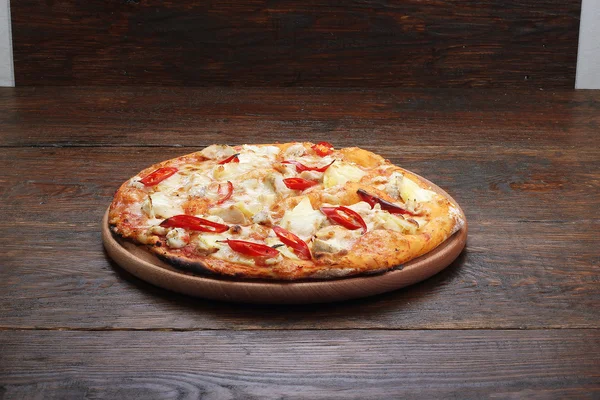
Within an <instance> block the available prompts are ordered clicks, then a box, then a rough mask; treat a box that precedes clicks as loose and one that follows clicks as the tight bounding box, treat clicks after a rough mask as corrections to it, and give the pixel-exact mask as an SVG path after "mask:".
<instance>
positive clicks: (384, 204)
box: [356, 189, 418, 215]
mask: <svg viewBox="0 0 600 400" xmlns="http://www.w3.org/2000/svg"><path fill="white" fill-rule="evenodd" d="M356 193H357V194H358V196H359V197H360V198H361V199H362V200H363V201H366V202H367V203H369V205H370V206H371V208H373V207H374V206H375V204H379V205H380V206H381V209H382V210H385V211H387V212H389V213H390V214H408V215H418V214H416V213H414V212H412V211H408V210H406V209H404V208H402V207H400V206H399V205H397V204H394V203H390V202H389V201H387V200H384V199H382V198H381V197H377V196H374V195H372V194H369V193H367V192H366V191H364V190H362V189H358V190H357V191H356Z"/></svg>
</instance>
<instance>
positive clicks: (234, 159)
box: [217, 153, 240, 165]
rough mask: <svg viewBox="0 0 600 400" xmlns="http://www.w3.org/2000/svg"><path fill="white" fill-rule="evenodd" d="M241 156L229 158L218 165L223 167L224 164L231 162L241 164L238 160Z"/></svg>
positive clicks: (235, 155)
mask: <svg viewBox="0 0 600 400" xmlns="http://www.w3.org/2000/svg"><path fill="white" fill-rule="evenodd" d="M239 155H240V153H237V154H234V155H232V156H229V157H227V158H226V159H224V160H221V161H219V162H218V163H217V164H220V165H223V164H229V163H230V162H234V163H239V162H240V159H239V158H238V156H239Z"/></svg>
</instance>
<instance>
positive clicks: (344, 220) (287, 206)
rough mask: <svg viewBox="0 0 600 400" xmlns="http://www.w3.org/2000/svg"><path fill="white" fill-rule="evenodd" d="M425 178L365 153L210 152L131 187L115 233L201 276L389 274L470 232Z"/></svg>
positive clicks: (141, 177)
mask: <svg viewBox="0 0 600 400" xmlns="http://www.w3.org/2000/svg"><path fill="white" fill-rule="evenodd" d="M431 189H432V188H431V187H430V186H429V185H428V184H427V183H426V182H424V181H423V180H422V179H420V178H419V177H417V176H415V175H414V174H411V173H410V172H408V171H406V170H404V169H402V168H400V167H398V166H396V165H393V164H392V163H390V162H389V161H388V160H386V159H384V158H383V157H381V156H379V155H377V154H374V153H372V152H370V151H367V150H363V149H360V148H357V147H350V148H342V149H336V148H334V147H333V146H332V145H331V144H330V143H327V142H321V143H317V144H313V143H308V142H304V143H285V144H261V145H240V146H227V145H212V146H209V147H206V148H204V149H203V150H202V151H199V152H196V153H192V154H188V155H184V156H181V157H178V158H174V159H171V160H168V161H164V162H161V163H159V164H156V165H153V166H151V167H149V168H147V169H145V170H143V171H141V172H140V173H139V174H138V175H136V176H134V177H133V178H131V179H129V180H128V181H126V182H125V183H124V184H123V185H122V186H121V187H120V188H119V190H118V191H117V193H116V194H115V197H114V200H113V202H112V204H111V206H110V210H109V225H110V229H111V231H112V232H113V234H114V235H116V236H117V237H119V238H120V239H122V240H126V241H131V242H134V243H136V244H137V245H139V246H144V247H146V248H147V249H148V250H149V251H150V252H152V253H154V254H155V255H156V256H158V257H159V258H160V259H162V260H163V261H166V262H167V263H168V264H170V265H172V266H174V267H176V268H179V269H181V268H183V269H185V270H187V271H192V272H193V273H196V274H202V275H211V276H213V277H215V276H216V277H223V278H234V279H268V280H285V281H293V280H303V279H332V278H339V277H345V276H352V275H359V274H372V273H378V272H383V271H388V270H391V269H394V268H398V267H400V266H402V264H404V263H406V262H408V261H410V260H412V259H414V258H416V257H419V256H421V255H423V254H425V253H427V252H429V251H431V250H433V249H435V248H436V247H437V246H439V245H440V244H441V243H443V242H444V241H445V240H447V239H448V238H449V237H450V236H451V235H452V234H454V233H455V232H456V231H458V230H459V229H460V228H461V227H462V226H463V224H464V215H463V214H462V213H461V211H460V209H459V207H458V206H457V205H456V204H453V202H452V201H451V200H450V199H449V198H447V197H446V196H444V195H442V194H440V193H439V192H436V191H434V190H431Z"/></svg>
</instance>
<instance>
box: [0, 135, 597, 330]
mask: <svg viewBox="0 0 600 400" xmlns="http://www.w3.org/2000/svg"><path fill="white" fill-rule="evenodd" d="M190 150H191V149H181V148H160V147H151V148H135V147H109V148H105V147H100V148H5V149H3V150H2V152H1V154H2V163H3V164H4V165H9V164H12V168H9V169H7V170H5V172H4V177H3V182H1V184H2V186H3V187H2V191H1V193H2V194H1V195H0V200H1V201H0V213H2V215H4V218H3V220H2V222H0V231H1V233H2V234H3V236H5V237H10V238H11V240H10V241H6V242H5V244H4V252H5V253H4V254H5V259H4V260H5V261H4V269H3V272H2V279H1V280H0V310H3V312H2V315H3V318H2V324H3V326H6V327H17V328H18V327H35V326H39V327H81V328H99V327H107V328H134V327H135V328H164V327H176V328H181V329H189V328H207V329H211V328H252V329H255V328H256V329H273V328H286V329H288V328H289V329H298V328H317V329H327V328H427V329H433V328H459V329H466V328H498V327H506V328H522V327H524V328H540V327H600V325H599V321H600V319H599V318H598V310H599V309H600V307H599V305H600V287H599V286H598V284H597V283H598V281H597V276H598V268H599V261H600V258H599V253H598V249H599V248H600V239H599V237H598V235H597V231H598V226H599V224H600V221H599V220H598V217H597V212H596V210H597V209H598V207H599V206H600V203H599V201H600V200H599V199H600V179H598V176H599V171H600V168H599V163H600V157H598V156H597V152H598V147H596V148H595V150H589V149H588V150H589V153H588V152H586V151H583V150H579V148H577V149H568V148H567V149H564V150H563V151H562V152H561V153H560V154H559V155H556V154H555V153H553V152H551V153H548V152H547V151H546V150H545V149H543V148H542V149H538V150H536V151H534V150H523V151H520V152H517V151H515V150H512V149H510V150H504V151H502V152H500V151H495V150H496V148H494V154H493V157H492V156H491V155H490V153H487V152H485V150H484V149H483V148H481V147H476V148H473V149H471V148H469V147H459V148H457V149H452V148H448V149H446V150H445V154H441V153H439V152H438V153H434V154H431V153H428V152H427V150H428V149H427V148H426V149H420V148H419V147H418V146H417V147H408V148H407V149H406V154H405V155H404V156H403V157H401V158H399V157H397V156H396V155H395V154H394V152H395V149H394V147H393V146H388V147H383V148H382V149H381V150H382V151H381V152H382V154H383V155H384V156H387V157H389V158H390V159H391V160H392V161H393V162H395V163H398V164H400V165H403V166H406V167H408V168H410V169H412V170H414V171H415V172H416V173H419V174H421V175H424V176H426V177H427V178H429V179H431V180H432V181H434V182H436V183H437V184H438V185H439V186H441V187H442V188H444V189H446V190H447V191H448V192H449V193H451V194H452V195H453V196H454V197H455V198H456V200H457V201H458V202H459V204H461V206H462V207H463V208H464V210H465V212H466V215H467V219H468V220H469V223H470V233H469V240H468V244H467V249H466V251H465V253H464V254H463V255H461V256H460V257H459V259H458V260H457V262H455V263H454V265H453V266H450V267H449V268H448V269H447V270H446V271H444V272H442V273H441V274H439V275H436V276H435V277H433V278H431V279H430V280H428V281H426V282H424V283H422V284H418V285H416V286H414V287H411V288H407V289H405V290H401V291H398V292H394V293H390V294H387V295H381V296H377V297H375V298H373V299H365V300H357V301H353V302H348V303H344V304H332V305H327V306H305V307H292V308H289V307H274V308H268V307H266V308H265V307H251V306H242V307H240V306H232V305H228V304H224V303H213V302H208V301H202V300H195V299H187V298H184V297H183V296H177V295H172V294H171V293H169V292H166V291H163V290H160V289H156V288H153V287H151V286H149V285H147V284H144V283H141V282H140V281H139V280H137V279H135V278H132V277H130V276H128V275H127V274H126V273H124V272H122V271H121V270H120V269H119V268H118V267H116V266H111V264H110V262H109V261H108V259H107V258H106V256H105V254H104V253H103V249H102V245H101V238H100V229H99V224H100V220H101V218H102V215H103V213H104V211H105V209H106V207H107V206H108V204H109V203H110V201H111V198H112V195H113V193H114V191H115V190H116V188H117V187H118V186H119V185H120V184H121V183H122V182H123V181H124V180H125V179H127V178H128V177H130V176H132V175H134V174H135V173H137V171H139V170H141V169H142V168H143V167H144V166H146V165H148V164H150V163H153V162H155V161H158V160H162V159H165V158H169V157H174V156H176V155H179V154H181V153H182V151H184V152H187V151H190ZM438 151H439V150H438ZM492 158H493V159H492ZM49 165H50V166H52V167H51V168H49V167H48V166H49ZM465 171H468V172H469V173H465ZM516 205H518V206H516ZM283 310H285V312H284V313H282V311H283ZM508 310H510V312H509V311H508Z"/></svg>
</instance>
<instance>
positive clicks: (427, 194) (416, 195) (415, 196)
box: [398, 177, 436, 203]
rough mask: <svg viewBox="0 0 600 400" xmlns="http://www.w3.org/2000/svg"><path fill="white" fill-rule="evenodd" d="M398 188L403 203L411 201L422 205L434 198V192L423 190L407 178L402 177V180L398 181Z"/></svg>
mask: <svg viewBox="0 0 600 400" xmlns="http://www.w3.org/2000/svg"><path fill="white" fill-rule="evenodd" d="M398 186H399V189H400V196H401V197H402V199H403V200H404V201H405V202H409V201H413V202H417V203H422V202H427V201H431V200H432V199H433V198H434V197H435V196H436V193H435V192H432V191H431V190H427V189H423V188H422V187H420V186H419V185H417V184H416V183H415V182H413V181H412V180H411V179H409V178H407V177H403V179H401V180H399V182H398Z"/></svg>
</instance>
